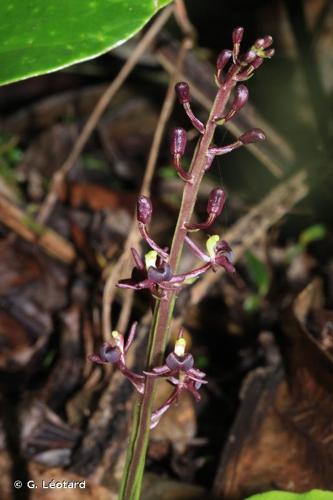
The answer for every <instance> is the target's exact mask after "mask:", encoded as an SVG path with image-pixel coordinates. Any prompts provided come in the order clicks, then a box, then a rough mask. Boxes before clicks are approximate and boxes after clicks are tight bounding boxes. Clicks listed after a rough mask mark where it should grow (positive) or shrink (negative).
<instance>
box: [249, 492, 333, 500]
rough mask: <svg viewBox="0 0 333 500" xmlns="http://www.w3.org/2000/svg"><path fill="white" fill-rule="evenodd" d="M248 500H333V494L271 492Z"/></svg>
mask: <svg viewBox="0 0 333 500" xmlns="http://www.w3.org/2000/svg"><path fill="white" fill-rule="evenodd" d="M247 500H333V492H330V491H321V490H312V491H309V492H308V493H287V492H284V491H269V492H267V493H260V494H259V495H254V496H252V497H249V498H248V499H247Z"/></svg>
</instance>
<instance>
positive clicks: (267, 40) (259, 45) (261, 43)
mask: <svg viewBox="0 0 333 500" xmlns="http://www.w3.org/2000/svg"><path fill="white" fill-rule="evenodd" d="M272 43H273V38H272V37H271V36H270V35H266V36H264V37H263V38H258V40H256V41H255V42H254V46H255V48H256V49H267V48H268V47H270V46H271V45H272Z"/></svg>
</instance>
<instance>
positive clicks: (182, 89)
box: [175, 82, 191, 104]
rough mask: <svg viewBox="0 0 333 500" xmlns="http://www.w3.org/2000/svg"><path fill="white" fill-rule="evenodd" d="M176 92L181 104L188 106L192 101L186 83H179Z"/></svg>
mask: <svg viewBox="0 0 333 500" xmlns="http://www.w3.org/2000/svg"><path fill="white" fill-rule="evenodd" d="M175 91H176V94H177V97H178V99H179V102H180V103H181V104H186V103H188V102H190V101H191V95H190V87H189V85H188V83H186V82H179V83H177V84H176V86H175Z"/></svg>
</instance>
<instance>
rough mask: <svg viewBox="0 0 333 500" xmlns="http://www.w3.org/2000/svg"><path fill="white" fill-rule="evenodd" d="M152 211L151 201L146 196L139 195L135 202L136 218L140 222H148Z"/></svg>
mask: <svg viewBox="0 0 333 500" xmlns="http://www.w3.org/2000/svg"><path fill="white" fill-rule="evenodd" d="M152 213H153V207H152V204H151V201H150V199H149V198H147V196H143V195H142V196H139V198H138V201H137V204H136V218H137V220H138V221H139V222H142V224H149V222H150V220H151V216H152Z"/></svg>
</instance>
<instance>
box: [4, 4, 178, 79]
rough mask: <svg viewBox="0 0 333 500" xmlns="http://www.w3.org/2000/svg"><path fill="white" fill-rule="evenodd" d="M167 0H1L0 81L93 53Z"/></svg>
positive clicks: (134, 28)
mask: <svg viewBox="0 0 333 500" xmlns="http://www.w3.org/2000/svg"><path fill="white" fill-rule="evenodd" d="M170 1H171V0H0V19H1V21H0V84H4V83H9V82H14V81H16V80H21V79H23V78H27V77H29V76H35V75H40V74H42V73H47V72H50V71H54V70H56V69H60V68H63V67H65V66H69V65H71V64H73V63H77V62H79V61H84V60H86V59H90V58H92V57H95V56H97V55H99V54H102V53H103V52H106V51H107V50H109V49H110V48H112V47H114V46H116V45H119V44H120V43H122V42H124V41H125V40H127V39H128V38H130V37H131V36H132V35H133V34H134V33H136V32H137V31H138V30H139V29H140V28H141V27H142V26H143V25H144V24H145V23H146V22H147V21H148V20H149V19H150V18H151V16H152V15H153V14H154V13H155V12H156V11H157V10H158V9H159V8H161V7H163V6H164V5H166V4H168V3H170Z"/></svg>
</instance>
